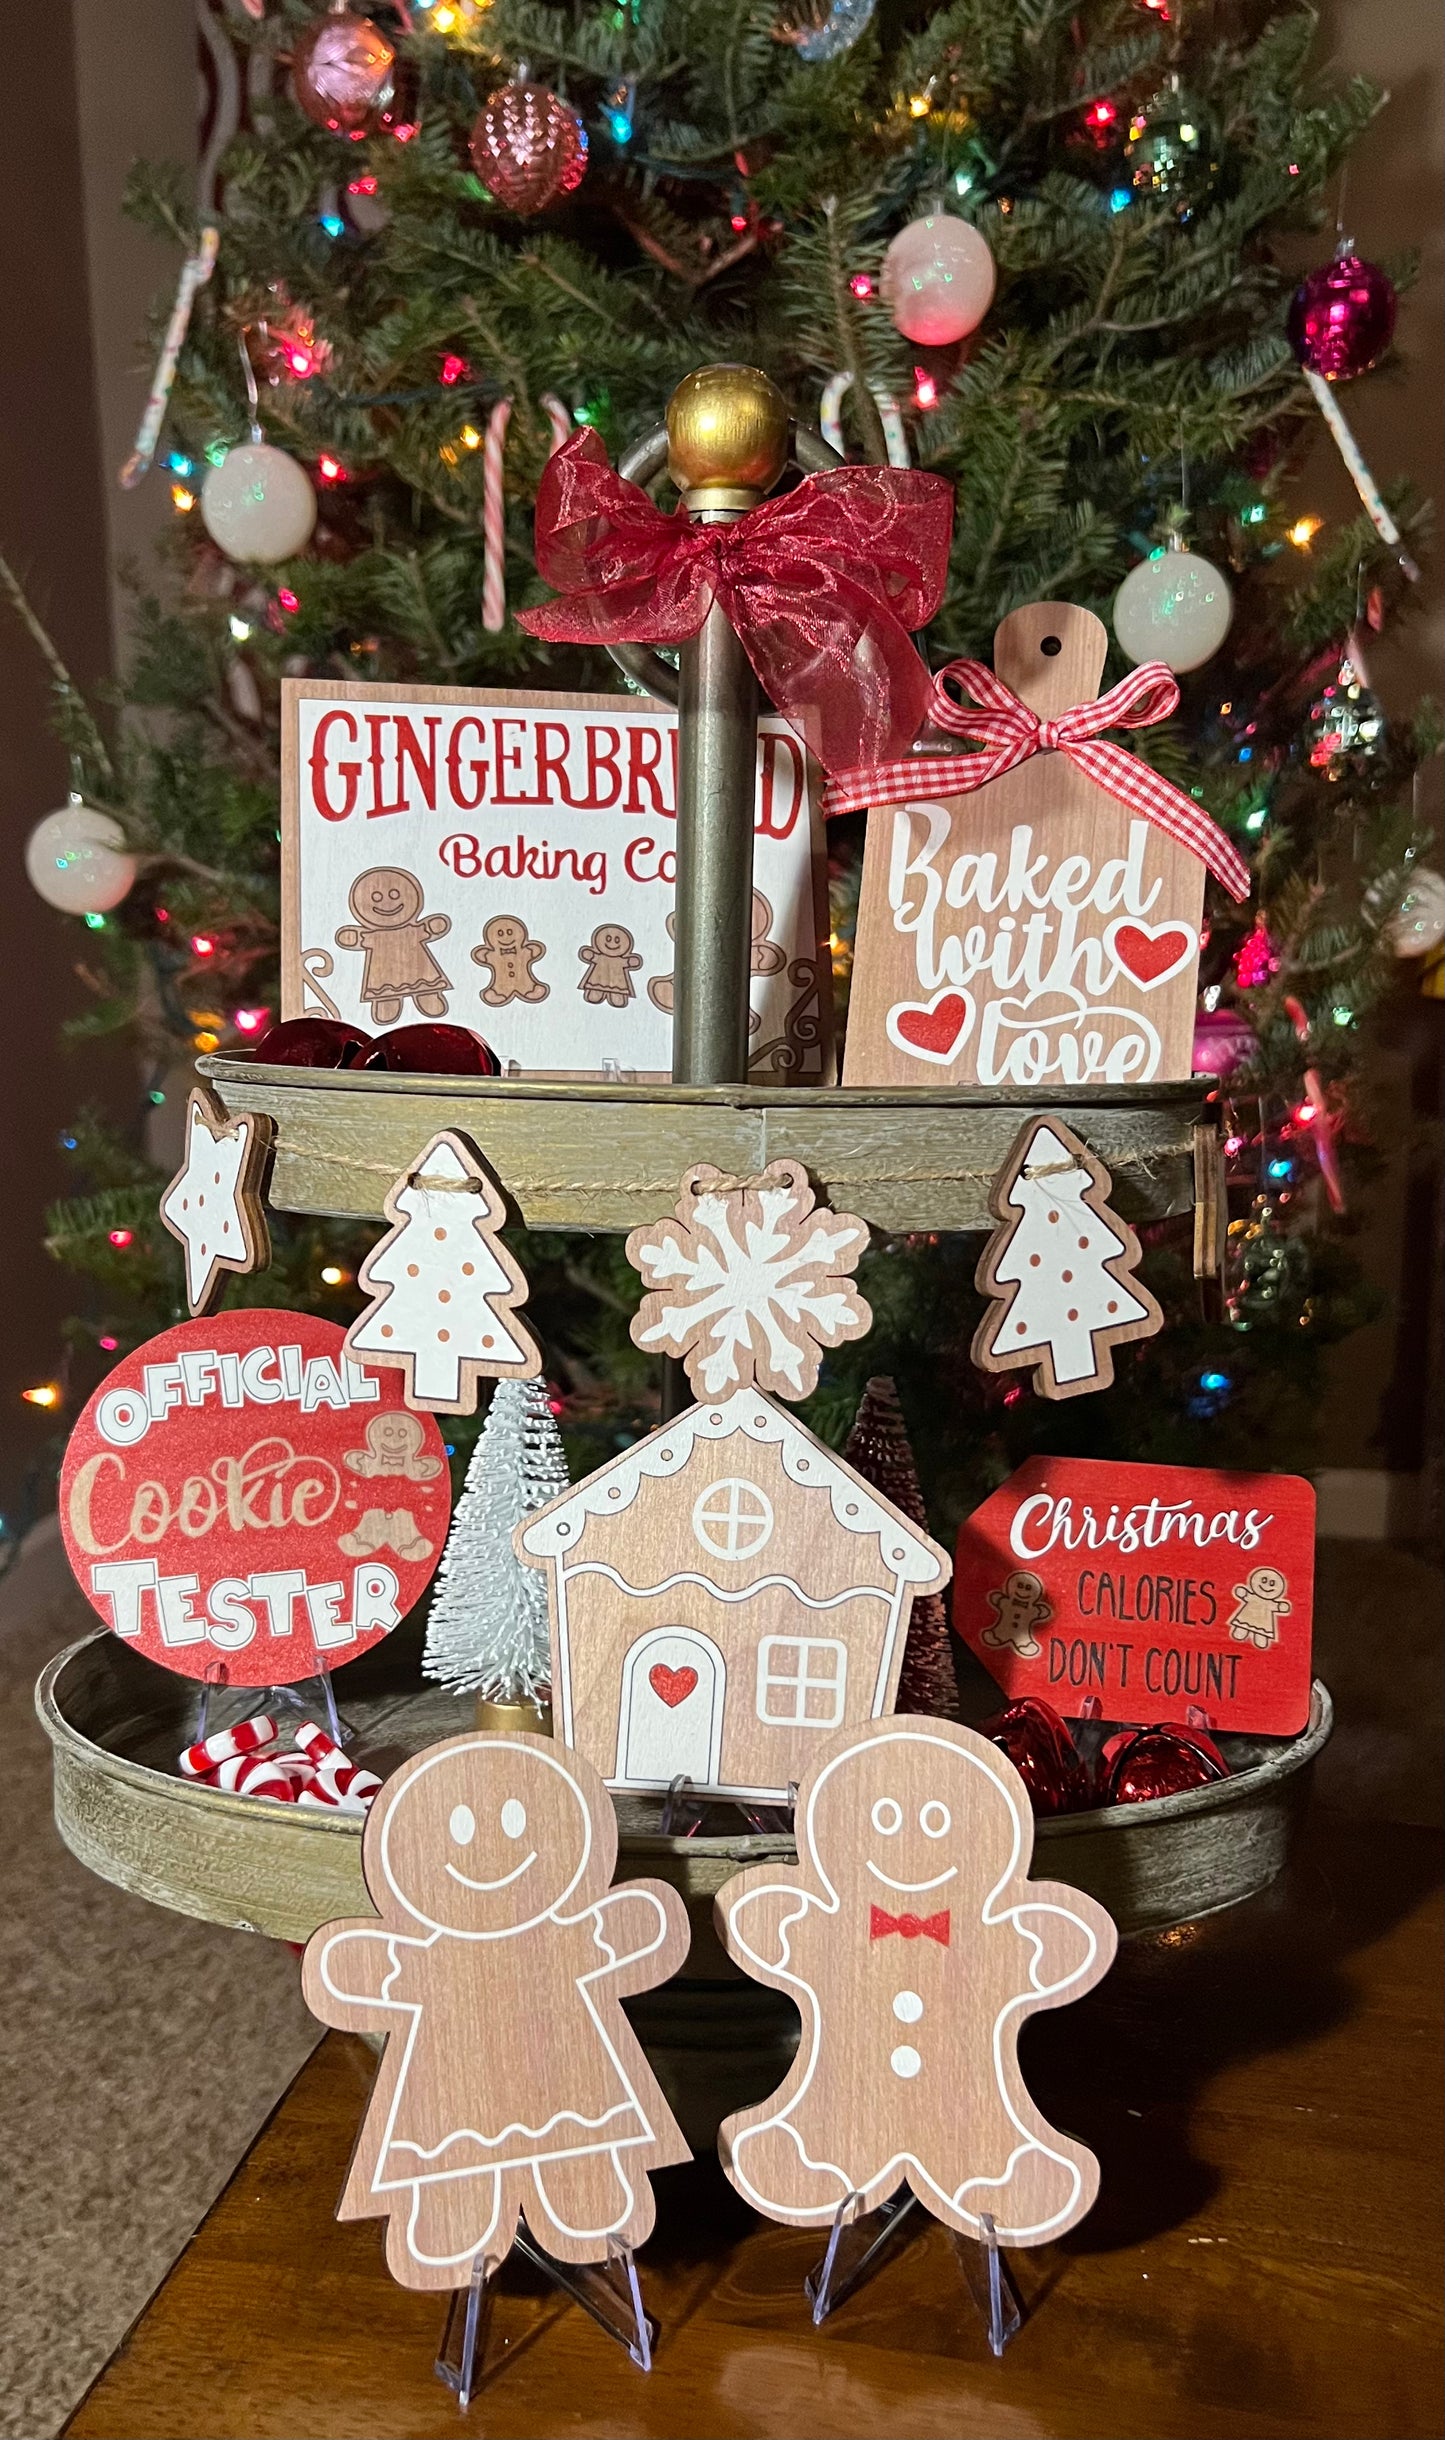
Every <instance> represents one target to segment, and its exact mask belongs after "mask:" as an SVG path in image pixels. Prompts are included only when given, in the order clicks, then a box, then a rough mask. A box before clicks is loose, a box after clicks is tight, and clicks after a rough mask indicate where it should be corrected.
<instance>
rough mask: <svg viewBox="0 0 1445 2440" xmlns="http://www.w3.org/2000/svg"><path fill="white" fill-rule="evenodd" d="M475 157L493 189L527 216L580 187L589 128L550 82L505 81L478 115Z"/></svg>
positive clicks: (474, 131)
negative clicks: (558, 94)
mask: <svg viewBox="0 0 1445 2440" xmlns="http://www.w3.org/2000/svg"><path fill="white" fill-rule="evenodd" d="M471 155H472V164H473V167H474V168H475V170H476V173H477V176H478V177H479V178H480V179H481V181H482V184H483V185H484V186H485V187H486V188H487V189H488V191H489V193H491V194H492V195H494V196H495V198H496V200H497V202H498V203H501V204H505V205H506V207H507V210H508V211H509V212H517V213H520V214H521V215H522V216H523V217H524V218H526V217H530V216H531V215H532V214H533V213H536V212H545V210H546V209H547V206H548V204H549V203H554V202H555V201H556V199H557V197H558V196H559V195H570V194H571V193H572V191H573V189H574V187H577V186H580V185H581V183H582V179H583V177H584V176H585V175H586V170H587V130H586V128H585V127H584V126H583V124H582V121H581V120H580V119H579V118H578V116H577V113H576V111H575V110H572V109H569V108H568V105H567V104H566V102H564V101H561V100H559V98H558V96H557V95H556V94H555V93H553V92H551V91H550V90H549V89H548V87H547V86H546V85H523V84H510V85H503V86H502V87H501V88H500V89H499V91H497V92H496V93H494V94H492V96H491V97H490V99H489V100H488V101H486V102H485V103H484V104H483V106H482V108H481V110H480V111H479V112H478V114H477V121H476V125H475V126H474V127H473V129H472V133H471Z"/></svg>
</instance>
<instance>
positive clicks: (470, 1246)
mask: <svg viewBox="0 0 1445 2440" xmlns="http://www.w3.org/2000/svg"><path fill="white" fill-rule="evenodd" d="M386 1214H387V1218H388V1219H389V1220H390V1222H391V1227H390V1229H389V1230H388V1232H387V1234H386V1236H384V1237H383V1238H382V1239H381V1240H380V1242H379V1243H378V1244H377V1245H375V1246H373V1248H372V1250H371V1252H370V1253H369V1254H368V1255H367V1257H366V1260H365V1261H364V1263H363V1264H362V1266H361V1270H360V1273H359V1275H358V1284H359V1286H361V1287H363V1288H365V1289H366V1290H367V1292H368V1294H369V1295H370V1296H371V1297H372V1298H373V1302H372V1304H371V1305H370V1306H369V1307H368V1308H367V1310H366V1312H365V1313H363V1314H362V1315H361V1317H360V1319H359V1320H357V1321H355V1322H353V1323H352V1325H351V1332H350V1336H349V1339H348V1342H347V1343H348V1345H349V1346H350V1347H351V1348H352V1350H353V1351H354V1353H355V1354H357V1355H359V1356H370V1357H372V1358H373V1359H374V1360H375V1361H377V1362H380V1363H382V1364H399V1365H404V1366H405V1369H406V1383H407V1396H408V1398H410V1399H412V1400H413V1401H414V1402H415V1403H416V1404H417V1405H418V1406H429V1407H436V1408H438V1409H439V1410H440V1411H442V1412H443V1413H453V1414H466V1413H470V1412H471V1410H472V1409H473V1408H474V1407H475V1405H476V1394H477V1393H476V1384H477V1377H478V1374H479V1373H480V1374H484V1375H486V1376H487V1377H489V1378H494V1377H496V1376H497V1375H502V1374H510V1375H513V1376H514V1377H515V1376H521V1375H525V1374H535V1373H536V1372H537V1371H538V1370H539V1369H540V1364H539V1359H538V1355H537V1350H536V1347H535V1345H534V1343H533V1341H532V1339H531V1337H530V1335H529V1333H528V1332H527V1331H526V1330H525V1329H524V1328H523V1327H522V1325H521V1324H520V1323H519V1322H518V1321H517V1320H516V1318H515V1314H514V1312H513V1308H514V1307H515V1306H517V1305H519V1304H521V1303H522V1302H523V1300H524V1299H525V1297H526V1293H527V1283H526V1281H525V1280H524V1278H523V1277H522V1274H521V1272H520V1271H519V1270H518V1268H517V1266H516V1264H515V1263H514V1262H513V1261H512V1259H511V1257H510V1256H509V1255H508V1253H507V1251H506V1248H505V1247H504V1246H500V1245H499V1244H498V1242H497V1235H496V1230H497V1224H498V1223H499V1222H500V1220H501V1219H502V1217H503V1206H502V1201H501V1197H500V1196H499V1195H497V1194H496V1193H495V1190H494V1189H493V1188H492V1187H491V1185H490V1184H489V1182H488V1180H487V1179H486V1178H485V1176H484V1175H483V1174H482V1172H481V1170H480V1169H479V1168H478V1166H477V1164H476V1162H475V1161H474V1160H473V1159H472V1158H471V1155H470V1154H469V1153H468V1151H467V1150H466V1147H465V1145H464V1144H463V1143H462V1142H461V1141H460V1139H459V1138H457V1137H455V1136H451V1135H439V1136H437V1137H435V1138H434V1140H433V1141H432V1142H431V1143H430V1144H428V1146H427V1148H426V1150H425V1151H424V1152H423V1153H422V1155H421V1158H420V1161H419V1162H418V1164H417V1167H416V1169H415V1171H413V1172H412V1173H411V1174H410V1175H409V1176H407V1177H405V1178H403V1179H402V1180H401V1181H400V1182H399V1183H398V1184H397V1185H396V1186H394V1187H393V1189H392V1191H391V1193H390V1194H389V1195H388V1196H387V1198H386Z"/></svg>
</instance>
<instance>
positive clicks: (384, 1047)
mask: <svg viewBox="0 0 1445 2440" xmlns="http://www.w3.org/2000/svg"><path fill="white" fill-rule="evenodd" d="M357 1065H358V1066H360V1067H369V1068H390V1069H392V1070H393V1072H394V1073H396V1074H398V1075H402V1076H500V1074H501V1072H502V1063H501V1061H500V1059H499V1058H498V1057H497V1054H496V1052H495V1051H494V1050H493V1048H492V1046H491V1044H490V1042H484V1041H483V1040H482V1037H481V1035H480V1034H474V1033H472V1032H470V1031H469V1029H468V1028H467V1027H466V1026H465V1025H395V1026H393V1027H392V1029H391V1031H390V1033H386V1034H378V1035H377V1037H376V1040H375V1042H374V1043H373V1044H372V1047H371V1050H370V1053H369V1054H368V1056H367V1057H366V1058H365V1059H362V1060H359V1061H358V1062H357Z"/></svg>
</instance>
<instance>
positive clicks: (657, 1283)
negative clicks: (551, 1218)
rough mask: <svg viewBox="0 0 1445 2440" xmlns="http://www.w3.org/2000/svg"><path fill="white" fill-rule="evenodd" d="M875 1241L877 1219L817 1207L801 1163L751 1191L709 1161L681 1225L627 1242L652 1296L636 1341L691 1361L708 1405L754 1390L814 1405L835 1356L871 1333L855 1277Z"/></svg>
mask: <svg viewBox="0 0 1445 2440" xmlns="http://www.w3.org/2000/svg"><path fill="white" fill-rule="evenodd" d="M867 1243H868V1223H867V1221H866V1220H859V1219H856V1218H855V1217H854V1216H853V1214H852V1213H851V1212H830V1211H827V1210H819V1209H817V1208H816V1207H815V1204H814V1198H813V1189H812V1187H811V1186H810V1185H809V1183H808V1178H807V1173H806V1171H805V1170H804V1169H803V1168H802V1167H801V1165H800V1164H799V1163H798V1162H796V1161H774V1162H773V1163H772V1164H771V1166H770V1167H769V1168H767V1169H765V1170H764V1171H763V1172H762V1174H761V1176H759V1177H756V1178H750V1179H748V1180H747V1181H746V1182H745V1183H743V1184H741V1185H737V1184H729V1182H728V1181H727V1180H726V1179H725V1178H724V1177H723V1175H722V1173H721V1171H720V1170H717V1169H712V1168H709V1167H708V1165H707V1164H706V1163H705V1162H704V1163H701V1164H699V1166H698V1167H697V1168H695V1169H689V1171H688V1172H687V1175H686V1176H685V1177H684V1179H683V1181H682V1187H681V1191H680V1192H679V1195H678V1199H677V1203H676V1205H675V1207H674V1210H673V1213H672V1215H671V1217H670V1218H668V1219H665V1220H658V1221H654V1222H652V1223H650V1224H649V1225H648V1226H647V1227H646V1228H635V1229H634V1230H633V1231H632V1234H631V1236H630V1237H629V1238H628V1240H627V1259H628V1261H629V1262H630V1263H631V1264H632V1265H633V1267H634V1269H636V1270H637V1271H639V1272H640V1273H641V1275H642V1278H643V1280H644V1281H645V1283H646V1285H647V1289H648V1293H647V1295H646V1296H644V1298H643V1300H642V1302H641V1304H640V1305H639V1307H638V1309H637V1312H636V1314H635V1316H634V1317H633V1321H632V1325H631V1327H632V1336H633V1339H634V1341H635V1342H636V1344H637V1345H638V1346H639V1347H643V1348H646V1349H648V1350H650V1351H655V1352H657V1353H659V1354H663V1355H670V1356H677V1357H680V1358H681V1360H682V1363H683V1365H684V1367H685V1369H686V1372H687V1377H688V1379H689V1381H690V1382H691V1383H692V1387H693V1391H694V1394H695V1395H696V1396H697V1397H699V1398H725V1397H728V1396H730V1395H731V1394H732V1393H733V1392H735V1391H737V1390H741V1389H751V1388H752V1387H753V1386H754V1385H756V1386H757V1388H759V1389H764V1390H771V1391H772V1392H773V1394H774V1395H775V1396H776V1397H780V1398H795V1399H796V1398H807V1397H810V1396H811V1395H812V1392H813V1391H814V1390H815V1389H816V1388H817V1385H818V1368H819V1366H820V1364H821V1363H822V1360H823V1350H824V1348H825V1347H838V1346H840V1345H841V1344H842V1342H843V1341H844V1340H845V1339H860V1338H862V1337H863V1335H864V1333H865V1332H866V1331H868V1330H870V1329H871V1328H872V1325H873V1314H872V1310H871V1308H870V1307H869V1306H868V1305H867V1304H865V1303H864V1300H863V1298H862V1297H861V1296H860V1295H859V1293H858V1290H857V1288H856V1287H855V1286H854V1284H853V1281H852V1279H851V1277H850V1276H849V1274H850V1273H851V1272H852V1271H854V1270H855V1269H856V1268H857V1264H858V1259H859V1256H860V1255H861V1254H862V1253H863V1251H864V1249H865V1247H866V1246H867Z"/></svg>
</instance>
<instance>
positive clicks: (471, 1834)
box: [302, 1731, 691, 2288]
mask: <svg viewBox="0 0 1445 2440" xmlns="http://www.w3.org/2000/svg"><path fill="white" fill-rule="evenodd" d="M616 1861H617V1817H616V1815H615V1813H614V1812H613V1809H612V1803H611V1799H610V1798H609V1796H608V1794H607V1791H606V1789H605V1788H604V1786H603V1784H602V1781H601V1780H600V1778H599V1777H598V1775H597V1773H596V1772H595V1771H594V1770H593V1769H592V1767H591V1765H590V1763H587V1762H584V1761H583V1759H582V1757H581V1756H580V1755H578V1754H574V1753H571V1752H569V1751H568V1750H567V1749H566V1748H565V1747H562V1746H558V1745H556V1744H554V1743H553V1741H552V1739H551V1738H550V1737H537V1736H530V1735H527V1734H525V1733H524V1732H522V1731H516V1732H510V1731H509V1732H508V1733H507V1734H505V1735H482V1734H477V1735H473V1736H465V1737H449V1738H447V1739H446V1740H445V1742H444V1743H442V1744H440V1745H432V1746H428V1747H427V1748H426V1749H425V1751H424V1752H422V1753H420V1754H417V1755H414V1756H413V1758H412V1760H411V1761H410V1762H408V1763H406V1764H404V1765H403V1767H402V1769H401V1770H399V1771H398V1772H396V1773H395V1775H394V1776H393V1777H392V1778H390V1779H389V1780H388V1781H387V1783H386V1785H385V1787H384V1788H383V1789H382V1791H381V1793H380V1795H379V1796H378V1797H377V1799H376V1801H375V1803H374V1805H373V1806H372V1809H371V1812H370V1815H369V1817H368V1820H367V1825H366V1831H365V1835H364V1838H363V1842H362V1869H363V1871H364V1873H365V1875H366V1886H367V1891H368V1894H369V1895H370V1897H371V1898H372V1900H373V1902H374V1904H375V1905H376V1907H377V1909H378V1913H379V1916H380V1920H379V1921H378V1920H375V1919H360V1920H357V1921H354V1922H342V1923H328V1924H324V1925H323V1926H322V1928H321V1930H320V1931H318V1932H316V1933H315V1934H313V1936H312V1939H311V1941H310V1943H309V1944H308V1947H307V1950H306V1958H305V1963H304V1966H303V1969H302V1988H303V1990H304V1992H305V1995H306V2002H307V2005H308V2007H310V2009H311V2010H312V2012H313V2014H314V2015H316V2016H319V2017H320V2018H321V2020H322V2022H323V2024H327V2025H336V2026H339V2027H341V2028H343V2029H344V2030H346V2031H350V2032H380V2033H385V2034H387V2035H389V2036H390V2037H391V2038H390V2039H389V2040H388V2042H387V2045H386V2049H385V2053H384V2055H383V2058H382V2063H381V2067H380V2070H379V2072H378V2075H377V2079H376V2084H375V2086H374V2088H373V2091H372V2095H371V2099H370V2101H369V2103H368V2105H367V2111H366V2116H365V2118H364V2119H363V2121H362V2125H361V2131H360V2134H359V2135H358V2137H357V2142H356V2149H355V2152H354V2153H353V2155H352V2161H351V2167H350V2170H349V2171H348V2174H347V2180H346V2185H345V2189H344V2191H343V2193H342V2197H341V2202H340V2204H339V2206H338V2209H337V2217H338V2218H339V2219H343V2220H354V2219H366V2218H370V2217H374V2216H376V2215H378V2214H381V2213H385V2214H387V2215H388V2224H387V2236H386V2258H387V2265H388V2267H389V2269H390V2271H391V2274H392V2276H393V2278H395V2279H397V2280H399V2281H400V2282H401V2284H402V2285H403V2286H404V2287H414V2288H455V2287H465V2286H466V2285H467V2283H468V2281H469V2280H470V2278H471V2276H472V2272H473V2268H474V2266H475V2265H476V2264H477V2262H478V2259H479V2258H480V2259H481V2260H482V2261H483V2262H484V2263H485V2266H486V2268H487V2271H488V2273H489V2274H490V2273H491V2272H492V2271H493V2270H495V2268H496V2267H497V2265H498V2264H499V2263H500V2262H501V2261H502V2260H503V2259H504V2258H505V2256H506V2254H507V2253H508V2251H509V2250H510V2248H511V2245H512V2241H513V2239H514V2237H515V2235H516V2229H517V2220H518V2215H519V2214H520V2215H521V2216H522V2217H523V2218H524V2219H525V2220H526V2223H527V2226H528V2229H529V2230H530V2232H531V2234H532V2236H533V2237H534V2238H535V2239H536V2241H537V2243H538V2244H539V2245H541V2246H542V2247H543V2248H544V2249H545V2250H546V2251H547V2252H548V2253H550V2254H553V2255H555V2256H557V2257H559V2258H560V2259H561V2260H563V2261H567V2262H600V2261H604V2260H605V2259H606V2257H607V2254H608V2251H609V2245H610V2243H612V2242H615V2243H617V2244H621V2245H632V2246H636V2245H640V2244H641V2243H642V2241H643V2239H644V2238H645V2237H646V2236H647V2235H648V2233H649V2231H650V2230H651V2227H652V2222H653V2215H654V2202H653V2194H652V2187H651V2185H650V2183H649V2173H650V2172H651V2171H652V2170H654V2169H662V2168H667V2167H669V2166H670V2165H671V2164H673V2163H674V2162H677V2161H684V2160H687V2159H689V2158H690V2157H691V2156H690V2154H689V2151H688V2147H687V2144H686V2142H685V2140H684V2138H683V2135H682V2131H681V2129H680V2128H679V2127H678V2125H677V2122H676V2120H675V2119H674V2118H673V2116H672V2113H671V2111H670V2110H669V2108H668V2106H667V2103H666V2102H665V2101H664V2099H663V2097H662V2093H661V2091H660V2089H659V2087H658V2084H657V2080H656V2078H655V2077H654V2075H653V2073H652V2070H651V2068H650V2067H649V2066H648V2064H647V2061H646V2059H645V2058H644V2056H643V2054H642V2050H641V2048H640V2046H639V2044H638V2041H637V2038H636V2036H635V2035H634V2034H633V2032H632V2030H631V2028H630V2027H629V2025H628V2023H627V2020H626V2018H625V2016H624V2015H623V2013H622V2009H621V2006H620V2001H621V1999H622V1998H623V1996H624V1995H626V1994H627V1993H630V1992H634V1991H648V1990H651V1989H652V1987H653V1986H654V1984H656V1983H660V1982H665V1981H666V1979H667V1977H668V1976H669V1975H670V1974H674V1973H676V1971H677V1969H678V1967H679V1965H680V1964H681V1963H682V1960H683V1957H684V1956H685V1954H686V1952H687V1945H688V1920H687V1910H686V1908H685V1907H684V1905H683V1902H682V1899H681V1898H680V1897H679V1896H678V1894H677V1892H676V1890H674V1889H671V1888H669V1887H668V1886H667V1884H666V1883H665V1882H661V1881H627V1882H625V1883H624V1884H623V1885H622V1887H621V1888H619V1889H613V1888H611V1887H610V1886H609V1884H610V1882H611V1879H612V1871H613V1866H614V1865H615V1863H616Z"/></svg>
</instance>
